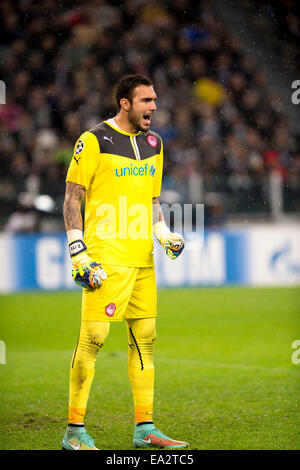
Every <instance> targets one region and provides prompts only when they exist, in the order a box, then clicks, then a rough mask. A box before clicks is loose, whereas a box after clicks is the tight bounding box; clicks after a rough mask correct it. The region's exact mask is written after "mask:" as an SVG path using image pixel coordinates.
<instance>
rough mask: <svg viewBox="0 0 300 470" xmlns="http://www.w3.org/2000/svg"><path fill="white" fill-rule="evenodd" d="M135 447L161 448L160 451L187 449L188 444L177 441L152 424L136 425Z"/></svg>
mask: <svg viewBox="0 0 300 470" xmlns="http://www.w3.org/2000/svg"><path fill="white" fill-rule="evenodd" d="M133 447H159V448H160V449H185V448H186V447H188V443H187V442H183V441H175V440H174V439H171V438H170V437H168V436H166V435H165V434H163V433H162V432H161V431H160V430H159V429H157V428H155V427H154V425H153V424H152V423H151V424H142V425H140V426H137V425H135V427H134V437H133Z"/></svg>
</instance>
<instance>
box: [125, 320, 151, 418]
mask: <svg viewBox="0 0 300 470" xmlns="http://www.w3.org/2000/svg"><path fill="white" fill-rule="evenodd" d="M127 333H128V340H129V346H128V373H129V379H130V383H131V387H132V393H133V401H134V409H135V422H136V423H140V422H142V421H152V420H153V395H154V365H153V346H154V341H155V339H156V331H155V318H143V319H134V320H132V319H129V320H127Z"/></svg>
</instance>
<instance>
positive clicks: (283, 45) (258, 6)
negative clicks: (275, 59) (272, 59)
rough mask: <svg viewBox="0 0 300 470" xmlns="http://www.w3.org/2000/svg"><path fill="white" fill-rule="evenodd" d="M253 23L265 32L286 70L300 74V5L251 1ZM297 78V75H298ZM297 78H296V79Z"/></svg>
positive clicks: (295, 1)
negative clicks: (272, 39) (274, 39)
mask: <svg viewBox="0 0 300 470" xmlns="http://www.w3.org/2000/svg"><path fill="white" fill-rule="evenodd" d="M249 6H250V8H251V9H252V12H253V16H254V21H255V23H256V24H257V25H258V26H259V27H260V28H262V29H263V30H265V31H266V33H267V35H268V37H269V38H276V41H273V48H274V49H275V50H276V51H277V52H278V53H279V54H280V55H281V56H282V61H283V63H284V66H285V68H286V69H288V70H289V71H291V72H292V73H293V74H294V73H299V72H300V48H299V43H300V3H299V1H298V0H277V1H276V2H273V1H271V0H252V1H251V2H250V3H249ZM298 77H299V75H298ZM298 77H297V78H298Z"/></svg>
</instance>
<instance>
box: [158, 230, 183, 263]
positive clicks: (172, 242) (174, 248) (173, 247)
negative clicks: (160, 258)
mask: <svg viewBox="0 0 300 470" xmlns="http://www.w3.org/2000/svg"><path fill="white" fill-rule="evenodd" d="M153 229H154V233H155V235H156V238H157V239H158V241H159V243H160V244H161V246H162V247H163V249H164V251H165V252H166V254H167V255H168V256H169V258H171V259H176V258H177V257H178V256H179V255H180V253H182V251H183V249H184V239H183V238H182V236H181V235H179V233H173V232H170V230H169V229H168V227H167V226H166V224H165V222H157V223H156V224H155V225H154V227H153Z"/></svg>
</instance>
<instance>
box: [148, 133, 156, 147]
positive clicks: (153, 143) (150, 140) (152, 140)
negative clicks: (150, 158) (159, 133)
mask: <svg viewBox="0 0 300 470" xmlns="http://www.w3.org/2000/svg"><path fill="white" fill-rule="evenodd" d="M147 142H148V144H149V145H151V147H153V148H155V147H157V139H156V137H155V136H154V135H152V134H149V135H148V137H147Z"/></svg>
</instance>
